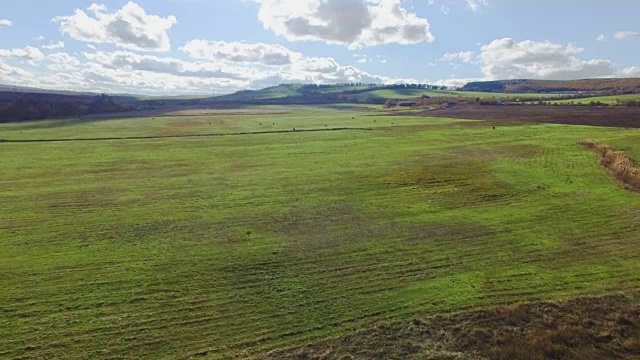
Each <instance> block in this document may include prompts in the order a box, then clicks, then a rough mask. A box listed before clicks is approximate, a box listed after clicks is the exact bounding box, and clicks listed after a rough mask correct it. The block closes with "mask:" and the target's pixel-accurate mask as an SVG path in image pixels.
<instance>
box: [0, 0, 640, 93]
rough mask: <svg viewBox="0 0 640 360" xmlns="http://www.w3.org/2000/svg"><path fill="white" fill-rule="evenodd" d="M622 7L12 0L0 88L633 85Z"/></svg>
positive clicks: (564, 0) (2, 9) (345, 0)
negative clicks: (619, 81) (508, 82)
mask: <svg viewBox="0 0 640 360" xmlns="http://www.w3.org/2000/svg"><path fill="white" fill-rule="evenodd" d="M639 13H640V2H637V1H629V0H609V1H606V2H605V1H601V0H581V1H578V0H556V1H550V0H538V1H535V2H533V1H513V0H216V1H208V0H136V1H134V2H129V1H120V0H118V1H102V2H96V3H94V2H92V1H77V0H50V1H46V2H45V1H41V0H21V1H17V2H8V1H3V4H0V83H3V84H15V85H26V86H37V87H44V88H55V89H69V90H83V91H100V92H114V93H117V92H127V93H144V94H184V93H189V94H210V93H228V92H233V91H237V90H242V89H256V88H260V87H264V86H270V85H277V84H279V83H292V82H305V83H306V82H314V83H334V82H371V83H394V82H429V83H438V84H449V85H460V84H463V83H464V82H465V81H469V80H482V79H484V80H494V79H506V78H540V79H574V78H586V77H632V76H640V34H639V33H640V25H639V23H638V21H637V14H639Z"/></svg>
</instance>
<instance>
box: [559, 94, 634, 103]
mask: <svg viewBox="0 0 640 360" xmlns="http://www.w3.org/2000/svg"><path fill="white" fill-rule="evenodd" d="M618 100H620V101H626V100H640V94H627V95H611V96H596V97H588V98H583V99H573V100H560V101H551V103H553V104H565V105H567V104H571V103H573V104H583V105H588V104H591V102H601V103H604V104H609V105H616V104H617V103H618Z"/></svg>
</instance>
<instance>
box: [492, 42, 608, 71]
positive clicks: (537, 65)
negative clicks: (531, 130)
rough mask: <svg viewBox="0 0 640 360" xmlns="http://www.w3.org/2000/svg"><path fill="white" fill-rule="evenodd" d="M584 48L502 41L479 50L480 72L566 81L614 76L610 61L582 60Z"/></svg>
mask: <svg viewBox="0 0 640 360" xmlns="http://www.w3.org/2000/svg"><path fill="white" fill-rule="evenodd" d="M583 50H584V49H582V48H578V47H576V46H574V45H571V44H568V45H562V44H556V43H552V42H549V41H543V42H537V41H532V40H525V41H521V42H517V41H514V40H513V39H511V38H503V39H497V40H494V41H492V42H491V43H490V44H488V45H484V46H482V48H481V54H480V59H481V69H482V72H483V74H484V77H485V78H486V79H491V80H494V79H555V80H568V79H578V78H590V77H605V76H614V75H615V74H616V68H615V65H614V64H613V63H612V62H611V61H609V60H602V59H592V60H581V59H579V58H578V57H577V54H579V53H581V52H582V51H583Z"/></svg>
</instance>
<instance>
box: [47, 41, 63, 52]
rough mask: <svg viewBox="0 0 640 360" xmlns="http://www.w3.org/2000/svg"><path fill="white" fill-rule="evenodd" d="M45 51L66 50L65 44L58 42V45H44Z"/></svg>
mask: <svg viewBox="0 0 640 360" xmlns="http://www.w3.org/2000/svg"><path fill="white" fill-rule="evenodd" d="M42 48H43V49H47V50H56V49H64V42H62V41H58V42H57V43H51V44H49V45H42Z"/></svg>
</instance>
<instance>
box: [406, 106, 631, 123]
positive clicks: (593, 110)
mask: <svg viewBox="0 0 640 360" xmlns="http://www.w3.org/2000/svg"><path fill="white" fill-rule="evenodd" d="M418 114H419V115H420V116H429V117H445V118H454V119H472V120H487V121H491V122H494V123H496V124H503V123H509V124H513V123H519V122H526V123H552V124H566V125H589V126H611V127H632V128H638V127H640V108H634V107H619V106H617V107H613V106H611V107H604V106H603V107H593V106H544V105H530V106H528V105H512V106H509V105H505V106H488V105H456V106H452V107H450V108H446V109H435V110H428V111H424V112H420V113H418ZM405 115H406V114H405Z"/></svg>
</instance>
